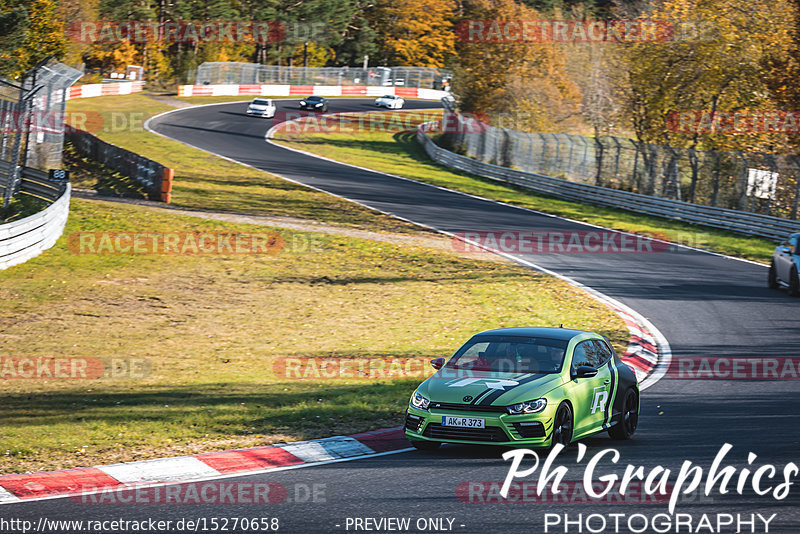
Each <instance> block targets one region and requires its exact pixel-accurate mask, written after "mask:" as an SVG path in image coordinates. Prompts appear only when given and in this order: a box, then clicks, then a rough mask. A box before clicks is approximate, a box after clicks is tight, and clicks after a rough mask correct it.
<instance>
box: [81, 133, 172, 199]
mask: <svg viewBox="0 0 800 534" xmlns="http://www.w3.org/2000/svg"><path fill="white" fill-rule="evenodd" d="M66 138H67V140H68V141H69V142H70V143H72V145H73V146H74V147H75V148H76V150H77V151H78V152H80V153H81V154H83V155H84V156H86V157H88V158H91V159H93V160H95V161H98V162H100V163H102V164H103V165H105V166H106V167H110V168H112V169H114V170H115V171H117V172H119V173H122V174H124V175H125V176H128V177H130V178H132V179H134V180H136V182H137V183H139V184H140V185H141V186H142V187H144V188H145V190H147V192H148V196H149V198H150V199H151V200H161V201H163V202H166V203H169V202H170V201H171V200H172V178H173V176H174V173H173V170H172V169H170V168H169V167H165V166H164V165H162V164H160V163H158V162H157V161H153V160H151V159H148V158H146V157H144V156H140V155H139V154H136V153H134V152H131V151H130V150H125V149H124V148H120V147H118V146H117V145H112V144H111V143H107V142H106V141H103V140H102V139H99V138H97V137H95V136H94V135H92V134H90V133H89V132H84V131H83V130H78V129H77V128H71V129H70V130H68V131H67V133H66Z"/></svg>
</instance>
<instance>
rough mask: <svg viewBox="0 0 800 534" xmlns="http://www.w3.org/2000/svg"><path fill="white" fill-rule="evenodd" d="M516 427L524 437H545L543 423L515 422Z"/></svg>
mask: <svg viewBox="0 0 800 534" xmlns="http://www.w3.org/2000/svg"><path fill="white" fill-rule="evenodd" d="M514 429H515V430H516V431H517V433H518V434H519V435H520V437H523V438H543V437H544V425H542V423H539V422H538V421H537V422H531V423H514Z"/></svg>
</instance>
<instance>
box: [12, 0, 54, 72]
mask: <svg viewBox="0 0 800 534" xmlns="http://www.w3.org/2000/svg"><path fill="white" fill-rule="evenodd" d="M23 13H25V17H23V16H22V14H23ZM0 14H3V15H6V17H4V21H5V24H6V26H5V29H4V35H6V36H7V39H6V42H5V43H4V45H3V49H2V50H0V60H2V63H3V64H2V68H3V74H5V75H7V76H12V77H17V76H19V75H21V74H23V73H24V72H26V71H27V70H29V69H30V68H31V67H33V66H34V65H36V64H37V63H38V62H39V61H41V60H42V59H44V58H46V57H47V56H55V57H57V58H62V57H63V56H64V54H65V52H66V45H67V41H66V36H65V33H64V26H63V23H62V22H61V21H60V20H59V18H58V16H57V14H56V5H55V2H53V0H0ZM6 47H8V48H6Z"/></svg>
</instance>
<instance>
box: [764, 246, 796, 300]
mask: <svg viewBox="0 0 800 534" xmlns="http://www.w3.org/2000/svg"><path fill="white" fill-rule="evenodd" d="M768 284H769V287H770V288H771V289H777V288H778V287H786V288H788V289H789V294H790V295H792V296H793V297H797V296H800V233H797V234H792V235H790V236H789V237H788V238H787V239H786V241H785V242H783V243H781V244H780V245H779V246H777V247H776V248H775V252H773V253H772V264H771V265H770V266H769V277H768Z"/></svg>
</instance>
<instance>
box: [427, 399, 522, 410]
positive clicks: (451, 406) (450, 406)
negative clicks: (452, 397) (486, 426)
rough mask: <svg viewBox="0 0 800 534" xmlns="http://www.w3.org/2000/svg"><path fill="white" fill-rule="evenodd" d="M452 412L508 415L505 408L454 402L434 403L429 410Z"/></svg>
mask: <svg viewBox="0 0 800 534" xmlns="http://www.w3.org/2000/svg"><path fill="white" fill-rule="evenodd" d="M431 408H435V409H437V410H450V411H454V412H486V413H506V407H505V406H491V405H489V404H486V405H480V404H456V403H453V402H433V401H431V405H430V406H429V407H428V409H431Z"/></svg>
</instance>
